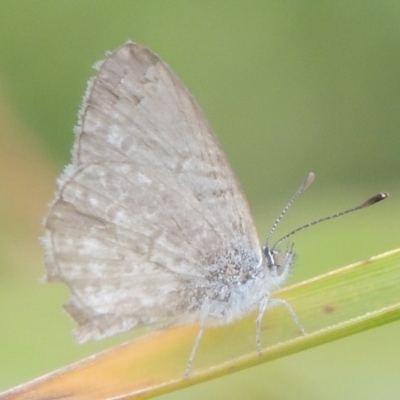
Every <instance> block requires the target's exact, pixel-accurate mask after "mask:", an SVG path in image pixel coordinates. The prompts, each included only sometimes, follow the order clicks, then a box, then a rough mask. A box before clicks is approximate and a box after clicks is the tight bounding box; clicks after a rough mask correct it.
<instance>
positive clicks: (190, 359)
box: [184, 324, 205, 379]
mask: <svg viewBox="0 0 400 400" xmlns="http://www.w3.org/2000/svg"><path fill="white" fill-rule="evenodd" d="M204 329H205V327H204V324H202V325H201V326H200V330H199V332H198V333H197V336H196V340H195V341H194V343H193V347H192V350H191V352H190V356H189V361H188V363H187V365H186V369H185V375H184V378H185V379H187V378H188V376H189V372H190V369H191V367H192V363H193V360H194V356H195V354H196V351H197V348H198V347H199V344H200V340H201V338H202V336H203V333H204Z"/></svg>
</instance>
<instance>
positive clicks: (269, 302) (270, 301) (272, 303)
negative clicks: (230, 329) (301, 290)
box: [256, 295, 306, 356]
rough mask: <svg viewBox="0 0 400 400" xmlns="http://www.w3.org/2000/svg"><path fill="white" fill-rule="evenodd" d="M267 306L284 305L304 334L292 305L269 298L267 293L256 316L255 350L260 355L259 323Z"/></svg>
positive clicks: (304, 332) (304, 333)
mask: <svg viewBox="0 0 400 400" xmlns="http://www.w3.org/2000/svg"><path fill="white" fill-rule="evenodd" d="M267 306H269V307H275V306H284V307H285V308H286V310H287V311H288V312H289V314H290V316H291V317H292V319H293V321H294V322H295V324H296V325H297V327H298V328H299V329H300V331H301V333H302V334H303V335H306V330H305V329H304V327H303V325H302V324H301V322H300V320H299V317H298V316H297V314H296V313H295V311H294V310H293V308H292V306H291V305H290V304H289V303H288V302H287V301H286V300H282V299H270V297H269V295H266V296H264V297H263V298H262V299H261V301H260V308H259V311H258V316H257V319H256V342H257V351H258V354H259V355H260V356H261V355H262V350H261V323H262V319H263V316H264V313H265V310H266V309H267Z"/></svg>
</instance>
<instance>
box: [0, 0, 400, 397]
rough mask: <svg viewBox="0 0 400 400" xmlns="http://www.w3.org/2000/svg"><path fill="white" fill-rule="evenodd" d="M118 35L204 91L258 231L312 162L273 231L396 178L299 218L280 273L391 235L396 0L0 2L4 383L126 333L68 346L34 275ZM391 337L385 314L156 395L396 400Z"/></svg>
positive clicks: (348, 254) (398, 93) (354, 252)
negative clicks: (306, 183) (322, 340)
mask: <svg viewBox="0 0 400 400" xmlns="http://www.w3.org/2000/svg"><path fill="white" fill-rule="evenodd" d="M127 39H131V40H133V41H136V42H138V43H141V44H143V45H146V46H148V47H150V48H151V49H152V50H153V51H155V52H156V53H158V54H159V55H160V56H161V57H162V58H163V59H164V60H166V61H167V62H168V63H169V64H170V66H171V67H172V69H173V70H174V71H175V72H176V74H177V75H178V76H179V77H180V78H181V80H182V81H183V82H184V83H185V84H186V85H187V87H188V88H189V89H190V91H191V92H192V94H193V95H194V96H195V97H196V99H197V100H198V102H199V103H200V105H201V106H202V108H203V109H204V111H205V114H206V115H207V117H208V118H209V120H210V122H211V124H212V126H213V127H214V129H215V131H216V132H217V134H218V136H219V138H220V140H221V142H222V145H223V147H224V148H225V150H226V153H227V154H228V157H229V159H230V161H231V163H232V165H233V168H234V170H235V172H236V173H237V175H238V177H239V180H240V181H241V183H242V186H243V189H244V191H245V193H246V195H247V196H248V199H249V202H250V204H251V208H252V210H253V214H254V218H255V222H256V224H257V227H258V231H259V234H260V238H262V239H263V238H265V237H266V235H267V233H268V230H269V228H270V226H271V225H272V223H273V221H274V218H275V217H276V216H277V215H278V213H279V212H280V210H281V209H282V208H283V206H284V205H285V204H286V202H287V200H288V199H289V198H290V196H291V195H292V194H293V192H294V191H295V190H296V188H297V187H298V185H299V184H300V182H301V181H302V180H303V179H304V177H305V176H306V174H307V173H308V172H309V171H313V172H315V174H316V177H317V179H316V182H315V184H314V185H313V187H312V188H310V189H309V190H308V191H307V193H305V194H304V195H303V196H302V197H301V199H299V200H298V201H297V202H296V204H295V205H294V206H293V208H292V209H291V210H290V212H289V213H288V215H287V217H286V218H285V220H284V221H283V222H282V224H281V226H280V227H279V229H278V233H277V235H276V237H275V238H276V239H277V238H278V237H279V235H282V234H284V233H286V232H287V231H288V230H289V229H292V228H295V227H297V226H298V225H299V224H302V223H304V222H308V221H309V220H312V219H315V218H317V217H321V216H324V215H327V214H330V213H332V212H336V211H339V210H342V209H344V208H346V207H349V206H352V205H354V204H356V203H358V202H361V201H362V200H364V199H365V198H367V197H369V196H370V195H372V194H375V193H376V192H379V191H382V190H385V191H388V192H390V193H391V198H390V199H389V200H387V201H386V202H384V203H382V204H379V205H377V206H375V207H373V208H371V209H368V210H363V211H361V212H358V213H355V214H353V215H350V216H346V217H343V218H341V219H338V220H335V221H330V222H327V223H326V224H322V225H320V226H318V227H314V228H312V229H309V230H307V231H304V232H301V233H299V234H298V235H297V236H296V238H295V242H296V251H297V253H298V254H299V258H298V262H297V265H296V268H295V270H294V272H293V275H292V277H291V280H290V282H292V283H293V282H298V281H301V280H302V279H306V278H310V277H313V276H315V275H318V274H320V273H323V272H326V271H329V270H332V269H334V268H337V267H340V266H343V265H346V264H348V263H351V262H355V261H359V260H362V259H365V258H367V257H370V256H372V255H376V254H379V253H381V252H384V251H386V250H390V249H393V248H396V247H398V245H399V239H400V224H399V222H400V208H399V207H400V201H399V195H400V3H399V2H396V1H391V0H372V1H368V2H366V1H363V0H356V1H351V2H349V1H345V0H337V1H273V0H258V1H256V0H250V1H249V0H248V1H229V2H228V1H225V2H223V1H219V2H215V1H211V0H206V1H202V2H194V1H188V0H180V1H178V0H171V1H161V0H153V1H146V0H135V1H131V0H102V1H100V0H98V1H89V0H86V1H83V0H57V1H54V0H53V1H50V0H42V1H28V0H26V1H21V0H2V1H1V2H0V219H1V224H0V316H1V323H0V326H1V327H0V390H5V389H7V388H10V387H12V386H14V385H16V384H19V383H23V382H25V381H27V380H29V379H32V378H34V377H37V376H40V375H41V374H44V373H46V372H50V371H52V370H54V369H56V368H59V367H62V366H65V365H67V364H69V363H71V362H73V361H77V360H79V359H81V358H83V357H85V356H88V355H90V354H93V353H95V352H97V351H99V350H101V349H105V348H108V347H110V346H112V345H113V344H114V343H118V342H121V341H124V340H126V339H127V338H131V337H134V336H135V333H130V334H128V335H124V336H121V337H118V338H116V339H111V340H106V341H103V342H100V343H91V344H87V345H84V346H79V345H77V344H76V343H75V342H74V341H73V339H72V337H71V334H70V331H71V329H72V328H73V323H72V321H70V320H69V318H68V317H67V316H66V314H64V313H63V312H62V310H61V307H60V306H61V304H62V302H64V301H65V300H66V298H67V297H68V293H67V290H66V288H64V287H63V286H62V285H41V284H40V283H39V278H40V277H41V276H42V275H43V273H44V267H43V261H42V249H41V247H40V245H39V242H38V237H39V236H40V235H41V233H42V227H41V220H42V218H43V216H44V215H45V214H46V211H47V203H48V202H49V201H50V200H51V198H52V195H53V191H54V189H55V179H56V177H57V176H58V175H59V173H60V172H61V170H62V168H63V166H64V165H65V164H66V163H68V161H69V158H70V148H71V144H72V141H73V134H72V128H73V126H74V125H75V123H76V118H77V111H78V109H79V106H80V103H81V97H82V95H83V93H84V90H85V87H86V81H87V79H88V78H89V77H90V76H92V75H93V73H94V71H93V70H92V69H91V66H92V65H93V64H94V62H95V61H97V60H99V59H101V58H103V55H104V52H105V51H106V50H112V49H114V48H116V47H118V46H119V45H121V44H123V43H124V42H125V41H126V40H127ZM399 293H400V288H399ZM328 295H329V294H327V296H328ZM399 296H400V294H399ZM399 337H400V323H393V324H391V325H388V326H384V327H381V328H378V329H374V330H372V331H368V332H365V333H362V334H359V335H356V336H353V337H350V338H345V339H342V340H339V341H336V342H334V343H331V344H327V345H323V346H321V347H319V348H315V349H312V350H308V351H305V352H303V353H300V354H296V355H292V356H289V357H286V358H284V359H281V360H277V361H274V362H271V363H268V364H265V365H263V366H259V367H256V368H252V369H248V370H246V371H244V372H241V373H236V374H234V375H231V376H228V377H225V378H221V379H217V380H214V381H212V382H208V383H204V384H201V385H198V386H196V387H193V388H189V389H186V390H184V391H181V392H177V393H173V394H170V395H167V396H164V397H163V398H165V399H184V398H189V397H190V398H193V399H196V398H198V399H203V398H205V396H211V398H213V399H226V398H230V399H242V398H244V396H246V398H252V399H258V398H259V399H261V398H262V399H264V398H270V399H293V398H296V399H297V400H301V399H308V400H309V399H338V398H341V399H354V398H363V399H364V400H366V399H376V398H385V399H397V398H398V394H399V392H400V380H399V368H400V343H399ZM199 351H201V348H200V349H199Z"/></svg>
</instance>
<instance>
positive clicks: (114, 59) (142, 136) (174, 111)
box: [73, 43, 258, 247]
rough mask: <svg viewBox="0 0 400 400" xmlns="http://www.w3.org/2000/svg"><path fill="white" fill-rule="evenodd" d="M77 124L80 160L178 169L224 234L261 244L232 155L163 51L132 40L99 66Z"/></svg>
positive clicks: (76, 160)
mask: <svg viewBox="0 0 400 400" xmlns="http://www.w3.org/2000/svg"><path fill="white" fill-rule="evenodd" d="M98 69H99V72H98V75H97V77H96V78H95V79H93V80H92V82H91V83H90V85H89V88H88V91H87V94H86V98H85V101H84V105H83V107H82V110H81V115H80V123H79V125H78V128H77V132H76V134H77V137H76V142H75V151H74V158H73V164H74V165H76V166H79V165H82V164H83V165H84V164H87V163H90V162H103V161H110V160H113V161H122V162H129V161H130V160H135V161H136V162H138V163H140V164H143V165H146V166H152V167H153V168H155V169H159V170H162V171H165V172H167V171H168V172H170V173H171V174H173V176H174V177H175V179H176V180H177V181H178V182H179V183H180V184H182V185H183V186H185V187H187V188H188V189H189V190H191V191H192V193H193V194H194V196H195V197H196V198H197V199H198V200H199V201H201V202H202V203H204V204H205V206H206V207H208V208H209V209H210V210H211V211H212V212H214V213H215V215H220V216H221V218H220V219H219V226H220V228H219V229H220V231H221V234H225V235H231V234H232V232H237V233H238V234H239V235H240V236H241V237H243V240H245V241H247V242H248V245H249V246H251V247H253V246H256V247H257V246H258V239H257V235H256V231H255V228H254V224H253V221H252V218H251V215H250V212H249V208H248V205H247V202H246V199H245V198H244V195H243V193H242V191H241V189H240V187H239V185H238V183H237V181H236V178H235V176H234V174H233V172H232V169H231V167H230V165H229V162H228V160H227V159H226V156H225V154H224V152H223V150H222V148H221V146H220V144H219V142H218V140H217V138H216V136H215V134H214V133H213V131H212V129H211V128H210V126H209V124H208V122H207V120H206V118H205V117H204V115H203V113H202V111H201V109H200V107H199V106H198V105H197V103H196V101H195V100H194V98H193V97H192V96H191V95H190V93H189V92H188V91H187V89H186V88H185V87H184V86H183V84H182V83H181V82H180V81H179V79H178V78H177V77H176V76H175V74H174V73H173V72H172V71H171V70H170V68H169V67H168V66H167V65H166V64H165V63H164V62H163V61H162V60H160V58H159V57H158V56H156V55H155V54H153V53H152V52H151V51H150V50H148V49H146V48H143V47H141V46H139V45H136V44H133V43H130V44H126V45H125V46H123V47H121V48H119V49H118V50H116V51H115V52H113V53H111V54H109V56H108V58H106V59H105V60H104V61H103V62H102V63H100V64H99V65H98Z"/></svg>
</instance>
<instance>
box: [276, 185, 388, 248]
mask: <svg viewBox="0 0 400 400" xmlns="http://www.w3.org/2000/svg"><path fill="white" fill-rule="evenodd" d="M299 191H300V190H299ZM300 193H301V192H300ZM388 197H389V193H378V194H376V195H375V196H372V197H371V198H369V199H368V200H366V201H364V202H363V203H361V204H359V205H358V206H355V207H352V208H349V209H348V210H345V211H341V212H339V213H336V214H333V215H330V216H328V217H324V218H320V219H317V220H316V221H313V222H309V223H308V224H305V225H302V226H300V227H299V228H297V229H295V230H293V231H292V232H289V233H288V234H287V235H285V236H284V237H282V238H281V239H279V240H278V241H277V242H276V243H275V245H274V247H273V248H274V249H275V248H276V247H277V246H278V244H279V243H281V242H283V241H284V240H286V239H287V238H288V237H289V236H292V235H294V234H295V233H297V232H299V231H301V230H303V229H305V228H308V227H309V226H312V225H316V224H319V223H320V222H323V221H327V220H329V219H334V218H337V217H341V216H342V215H345V214H348V213H351V212H353V211H357V210H361V209H362V208H366V207H369V206H372V205H373V204H376V203H379V202H380V201H382V200H385V199H387V198H388ZM289 204H290V203H289Z"/></svg>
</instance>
